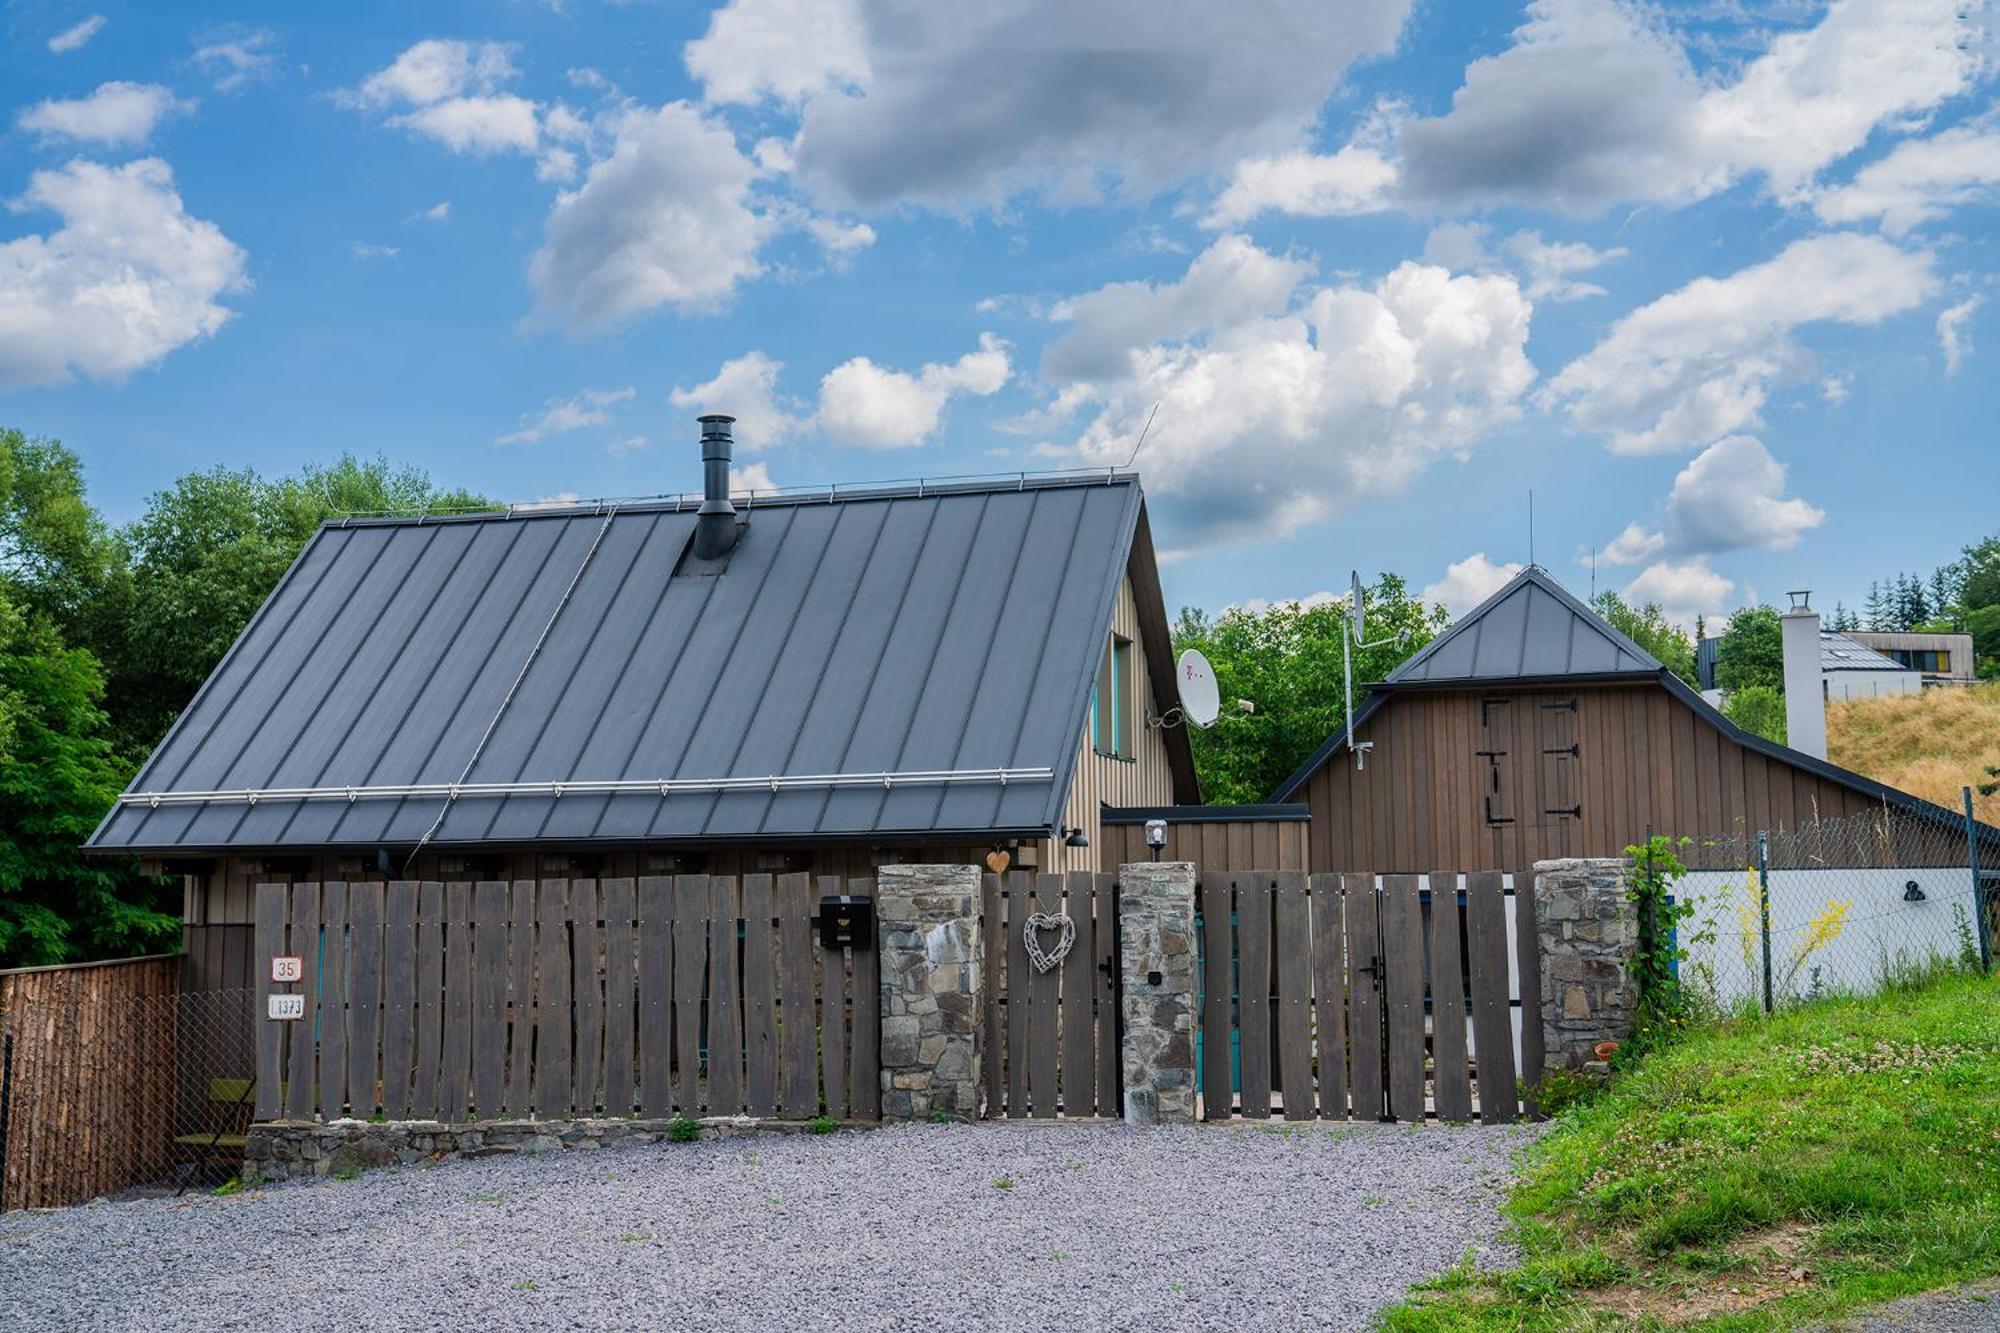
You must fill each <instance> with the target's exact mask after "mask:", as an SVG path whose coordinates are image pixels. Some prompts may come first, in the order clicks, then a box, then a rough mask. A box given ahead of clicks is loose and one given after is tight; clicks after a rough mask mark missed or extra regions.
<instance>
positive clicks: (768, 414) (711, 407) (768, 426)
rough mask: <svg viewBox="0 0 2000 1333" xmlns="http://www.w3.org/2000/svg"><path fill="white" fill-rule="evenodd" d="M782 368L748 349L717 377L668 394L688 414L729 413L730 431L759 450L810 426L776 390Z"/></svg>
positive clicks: (721, 370) (779, 362) (762, 354)
mask: <svg viewBox="0 0 2000 1333" xmlns="http://www.w3.org/2000/svg"><path fill="white" fill-rule="evenodd" d="M784 368H785V363H784V362H782V361H773V360H772V359H771V358H770V357H768V356H766V355H764V353H762V352H759V351H751V352H746V353H744V354H743V355H742V356H739V357H735V358H733V359H731V360H728V361H725V362H723V363H722V368H721V369H719V370H717V371H716V372H715V377H714V378H713V379H710V380H708V381H706V382H704V383H701V384H696V385H693V386H692V387H689V388H676V389H675V390H674V391H673V392H672V393H670V394H668V395H667V400H668V401H669V402H671V403H672V404H673V405H674V406H675V407H677V408H680V409H681V410H682V411H684V412H687V413H689V414H691V415H695V416H699V415H701V414H703V413H705V412H727V413H728V414H729V415H731V416H733V417H735V418H736V425H735V428H734V434H735V436H736V440H737V443H739V444H740V445H742V446H743V447H744V448H745V449H753V450H754V449H763V448H766V447H768V446H770V445H773V444H777V443H778V442H780V441H782V440H786V439H789V438H791V437H792V436H793V435H796V434H798V433H799V432H800V431H801V430H803V429H805V428H806V427H807V426H808V425H810V424H811V421H810V417H809V415H806V414H802V413H800V412H798V411H797V410H796V409H795V407H794V406H793V405H792V403H791V402H790V401H789V400H788V399H785V398H783V397H782V396H781V395H780V394H779V392H778V375H779V373H780V372H781V371H783V370H784Z"/></svg>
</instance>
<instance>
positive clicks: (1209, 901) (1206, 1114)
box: [1201, 870, 1236, 1120]
mask: <svg viewBox="0 0 2000 1333" xmlns="http://www.w3.org/2000/svg"><path fill="white" fill-rule="evenodd" d="M1235 884H1236V881H1235V877H1234V876H1232V875H1231V874H1229V872H1227V871H1222V870H1205V871H1203V872H1202V875H1201V941H1202V950H1201V953H1202V958H1201V970H1202V995H1201V1101H1202V1117H1203V1118H1204V1119H1207V1120H1227V1119H1228V1118H1229V1117H1230V1116H1231V1115H1233V1114H1235V1108H1236V1083H1235V1079H1234V1077H1233V1075H1232V1071H1231V1069H1230V1064H1231V1060H1230V1040H1231V1038H1232V1037H1233V1036H1234V1034H1235V1029H1236V1023H1235V1017H1234V1006H1233V1004H1232V1001H1233V999H1234V997H1235V991H1236V978H1235V958H1236V947H1235V938H1236V937H1235V933H1234V931H1233V930H1232V929H1231V923H1232V919H1233V917H1234V915H1235V911H1236V905H1235V903H1236V899H1235Z"/></svg>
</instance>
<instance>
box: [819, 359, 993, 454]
mask: <svg viewBox="0 0 2000 1333" xmlns="http://www.w3.org/2000/svg"><path fill="white" fill-rule="evenodd" d="M1012 373H1013V372H1012V367H1011V366H1010V364H1009V362H1008V359H1007V344H1006V343H1004V342H1001V341H1000V340H999V339H998V338H995V337H994V336H993V335H992V334H990V333H982V334H980V335H979V350H978V351H975V352H967V353H966V354H965V355H964V356H962V357H960V358H959V359H958V360H956V361H949V362H932V363H930V364H928V365H925V366H924V367H923V368H922V369H920V370H917V371H914V372H911V371H905V370H894V369H891V368H890V367H888V366H882V365H877V364H876V363H875V362H873V361H871V360H869V359H868V358H867V357H865V356H857V357H854V358H852V359H850V360H847V361H843V362H842V363H841V364H839V365H837V366H835V367H834V368H833V369H832V370H830V371H828V372H827V373H826V377H825V378H824V379H822V380H821V381H820V386H819V416H818V421H819V426H820V429H822V430H824V431H825V432H826V433H827V434H828V435H829V436H831V437H833V438H834V439H835V440H838V441H842V442H844V443H849V444H858V445H862V446H863V447H865V448H870V449H902V448H908V447H910V446H913V445H919V444H922V443H924V442H925V441H927V440H929V439H930V438H931V437H932V436H933V435H935V434H937V431H938V427H939V426H940V425H942V424H943V421H944V411H945V406H946V404H947V403H949V402H950V401H951V399H952V398H954V397H957V396H959V395H962V394H969V395H971V396H973V397H976V398H984V397H988V396H990V395H992V394H995V393H998V392H999V391H1000V389H1001V387H1002V386H1003V385H1005V384H1006V383H1007V380H1008V378H1009V377H1010V375H1011V374H1012Z"/></svg>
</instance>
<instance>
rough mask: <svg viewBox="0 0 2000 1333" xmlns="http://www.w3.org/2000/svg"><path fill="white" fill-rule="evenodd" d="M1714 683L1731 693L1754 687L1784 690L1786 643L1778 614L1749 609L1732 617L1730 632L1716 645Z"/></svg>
mask: <svg viewBox="0 0 2000 1333" xmlns="http://www.w3.org/2000/svg"><path fill="white" fill-rule="evenodd" d="M1715 683H1716V685H1717V686H1718V687H1719V688H1721V689H1723V690H1727V691H1729V692H1731V693H1734V692H1735V691H1737V690H1742V689H1747V688H1749V687H1751V686H1753V685H1761V686H1764V687H1766V688H1768V689H1770V690H1772V691H1774V692H1782V691H1783V690H1784V688H1785V640H1784V631H1783V627H1782V626H1781V625H1780V624H1779V623H1778V613H1777V612H1776V611H1774V610H1772V609H1771V608H1770V607H1768V606H1746V607H1744V608H1743V609H1742V610H1740V611H1738V612H1737V613H1736V614H1735V615H1734V616H1732V617H1730V620H1729V630H1728V632H1727V633H1725V634H1724V635H1723V636H1722V642H1721V643H1718V644H1717V645H1716V646H1715Z"/></svg>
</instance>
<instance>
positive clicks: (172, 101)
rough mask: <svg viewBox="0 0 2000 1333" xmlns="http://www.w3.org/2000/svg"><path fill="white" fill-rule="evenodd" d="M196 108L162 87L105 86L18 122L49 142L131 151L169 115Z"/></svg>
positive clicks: (40, 105)
mask: <svg viewBox="0 0 2000 1333" xmlns="http://www.w3.org/2000/svg"><path fill="white" fill-rule="evenodd" d="M193 109H194V103H192V102H184V101H182V100H181V99H180V98H177V97H175V96H174V95H173V93H172V91H170V90H169V89H166V88H163V87H161V86H160V85H159V84H157V83H103V84H99V85H98V87H97V91H96V92H93V93H92V94H90V96H88V97H76V98H70V99H67V100H60V99H54V98H51V99H49V100H46V101H41V102H37V103H35V104H34V105H33V106H31V107H29V108H28V109H27V110H26V111H23V112H22V113H21V114H20V116H19V117H17V118H16V120H15V122H14V123H15V124H16V125H18V126H20V127H21V128H22V129H24V130H27V131H28V132H29V133H31V134H38V135H41V136H42V137H43V138H45V139H71V140H75V141H78V142H83V143H96V144H103V145H105V146H106V147H110V148H130V147H134V146H136V145H138V144H143V143H145V142H146V141H147V140H148V139H150V138H152V137H153V130H154V129H155V128H156V127H157V126H158V125H159V123H160V122H161V121H163V120H165V119H166V118H167V117H168V116H172V115H177V114H181V113H184V112H187V111H192V110H193Z"/></svg>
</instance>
